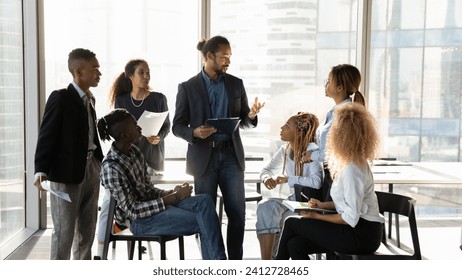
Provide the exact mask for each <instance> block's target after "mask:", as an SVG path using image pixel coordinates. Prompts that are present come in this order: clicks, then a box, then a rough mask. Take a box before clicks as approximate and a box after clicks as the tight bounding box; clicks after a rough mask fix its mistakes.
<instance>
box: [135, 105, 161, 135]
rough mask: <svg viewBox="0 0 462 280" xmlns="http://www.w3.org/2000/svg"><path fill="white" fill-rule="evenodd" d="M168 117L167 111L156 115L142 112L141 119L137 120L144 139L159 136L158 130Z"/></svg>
mask: <svg viewBox="0 0 462 280" xmlns="http://www.w3.org/2000/svg"><path fill="white" fill-rule="evenodd" d="M167 116H168V111H165V112H161V113H156V112H149V111H146V110H145V111H144V112H143V114H142V115H141V117H140V118H139V119H138V125H139V126H140V127H141V129H142V131H141V134H143V135H144V136H146V137H149V136H155V135H158V134H159V130H160V128H161V127H162V125H163V124H164V122H165V118H167Z"/></svg>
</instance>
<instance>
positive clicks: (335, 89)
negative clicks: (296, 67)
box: [302, 64, 365, 200]
mask: <svg viewBox="0 0 462 280" xmlns="http://www.w3.org/2000/svg"><path fill="white" fill-rule="evenodd" d="M360 83H361V73H360V72H359V70H358V68H356V67H355V66H353V65H350V64H339V65H337V66H334V67H332V69H331V71H330V73H329V76H328V78H327V80H326V81H325V83H324V89H325V94H326V96H327V97H330V98H332V99H333V100H334V101H335V106H334V107H332V109H331V110H330V111H329V112H328V113H327V115H326V119H325V121H324V122H323V123H321V124H320V126H319V128H318V130H317V131H316V143H317V145H318V147H319V149H318V150H315V151H306V152H305V153H304V155H303V157H302V161H303V162H305V163H306V162H311V161H316V162H322V163H324V167H325V168H324V182H323V187H322V188H323V193H324V199H325V200H331V197H330V195H329V190H330V186H331V185H332V178H331V176H330V172H329V169H327V168H326V164H325V157H326V143H327V135H328V134H329V130H330V128H331V126H332V122H333V121H334V115H335V110H336V109H337V108H338V107H339V106H341V105H344V104H347V103H351V102H355V103H359V104H361V105H363V106H365V100H364V96H363V95H362V93H361V92H360V91H359V85H360Z"/></svg>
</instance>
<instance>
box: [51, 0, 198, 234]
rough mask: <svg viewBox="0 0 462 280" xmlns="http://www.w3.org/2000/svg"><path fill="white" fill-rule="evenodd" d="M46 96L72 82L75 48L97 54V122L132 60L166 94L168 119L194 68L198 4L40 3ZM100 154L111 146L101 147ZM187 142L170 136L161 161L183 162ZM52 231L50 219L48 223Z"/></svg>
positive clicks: (142, 0)
mask: <svg viewBox="0 0 462 280" xmlns="http://www.w3.org/2000/svg"><path fill="white" fill-rule="evenodd" d="M43 2H44V30H45V32H44V33H45V67H46V69H45V76H46V92H47V96H48V95H49V94H50V93H51V92H52V91H53V90H55V89H59V88H63V87H67V85H68V84H69V83H70V82H71V81H72V76H71V73H70V72H69V71H68V69H67V56H68V54H69V52H70V51H71V50H72V49H74V48H79V47H81V48H87V49H90V50H92V51H93V52H95V53H96V57H97V58H98V60H99V63H100V65H101V68H100V71H101V72H102V77H101V82H100V83H99V85H98V87H96V88H91V90H92V92H93V94H94V95H95V97H96V113H97V115H98V117H102V116H104V115H105V114H106V113H108V112H109V110H110V108H109V105H108V93H109V89H110V87H111V84H112V82H113V80H114V79H115V77H116V76H118V75H119V74H120V73H122V72H123V71H124V67H125V64H126V63H127V62H128V60H130V59H133V58H143V59H145V60H146V61H147V62H148V64H149V67H150V70H151V83H150V84H151V86H152V88H153V90H155V91H159V92H162V93H163V94H165V95H166V97H167V100H168V106H169V109H170V119H172V118H173V113H174V109H175V99H176V93H177V89H178V84H179V83H180V82H182V81H185V80H187V79H188V78H189V77H191V76H193V75H195V74H196V73H197V72H198V69H199V56H198V51H197V50H196V44H197V42H198V40H199V38H200V35H199V1H198V0H196V1H182V0H170V1H151V0H130V1H125V0H107V1H105V0H98V1H94V0H80V1H74V0H43ZM101 144H102V146H103V153H104V154H105V153H106V152H107V150H108V149H109V145H110V144H111V143H108V142H102V143H101ZM186 148H187V143H186V142H185V141H184V140H182V139H179V138H177V137H175V136H174V135H173V134H172V133H170V134H169V135H168V136H167V138H166V156H167V157H184V156H185V155H186ZM48 223H49V225H50V226H51V224H50V223H51V219H50V218H48Z"/></svg>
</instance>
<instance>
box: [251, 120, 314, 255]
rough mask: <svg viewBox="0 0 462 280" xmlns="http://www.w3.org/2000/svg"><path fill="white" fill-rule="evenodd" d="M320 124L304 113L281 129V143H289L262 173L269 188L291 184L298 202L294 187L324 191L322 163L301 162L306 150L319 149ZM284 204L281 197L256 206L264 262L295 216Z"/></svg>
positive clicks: (258, 234) (282, 147)
mask: <svg viewBox="0 0 462 280" xmlns="http://www.w3.org/2000/svg"><path fill="white" fill-rule="evenodd" d="M318 125H319V121H318V118H317V117H316V116H315V115H313V114H310V113H303V112H302V113H297V114H296V115H293V116H291V117H290V118H289V119H288V120H287V122H286V123H285V124H284V125H283V126H282V127H281V134H280V135H281V140H282V141H285V142H286V144H285V145H283V146H281V148H279V150H278V151H277V153H276V154H275V155H274V157H273V158H272V159H271V161H270V162H269V164H268V165H267V166H266V167H265V168H263V170H262V171H261V173H260V177H261V179H262V181H263V183H264V184H265V186H266V188H267V189H269V190H272V189H274V188H276V187H277V186H279V187H280V188H281V185H282V184H288V185H289V187H290V193H291V194H290V196H289V198H288V199H289V200H295V195H294V185H295V184H298V185H301V186H303V187H308V188H313V189H320V188H321V182H322V164H321V163H320V162H311V163H305V164H304V163H302V162H301V160H300V159H301V157H302V153H303V152H304V151H306V150H310V151H312V150H316V149H317V148H318V146H317V145H316V144H315V143H314V142H315V132H316V129H317V128H318ZM281 174H282V175H281ZM282 202H283V199H282V198H270V199H264V200H262V201H261V202H259V203H258V206H257V223H256V230H257V236H258V241H259V242H260V253H261V258H262V259H263V260H269V259H271V258H272V256H273V254H275V252H273V246H274V244H276V245H277V241H278V238H277V237H278V233H279V232H280V231H281V227H282V223H283V222H284V219H285V218H286V217H288V216H290V215H294V212H292V211H290V210H289V209H288V208H287V207H286V206H285V205H283V204H282ZM276 248H277V247H276ZM274 251H276V250H274Z"/></svg>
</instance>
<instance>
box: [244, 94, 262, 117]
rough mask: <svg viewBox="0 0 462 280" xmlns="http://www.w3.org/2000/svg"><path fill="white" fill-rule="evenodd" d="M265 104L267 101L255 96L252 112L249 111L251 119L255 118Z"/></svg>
mask: <svg viewBox="0 0 462 280" xmlns="http://www.w3.org/2000/svg"><path fill="white" fill-rule="evenodd" d="M264 106H265V102H263V103H260V102H258V97H255V101H254V102H253V105H252V107H250V112H249V115H248V116H249V119H251V120H254V119H255V117H256V116H257V115H258V113H259V112H260V110H261V108H263V107H264Z"/></svg>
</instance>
